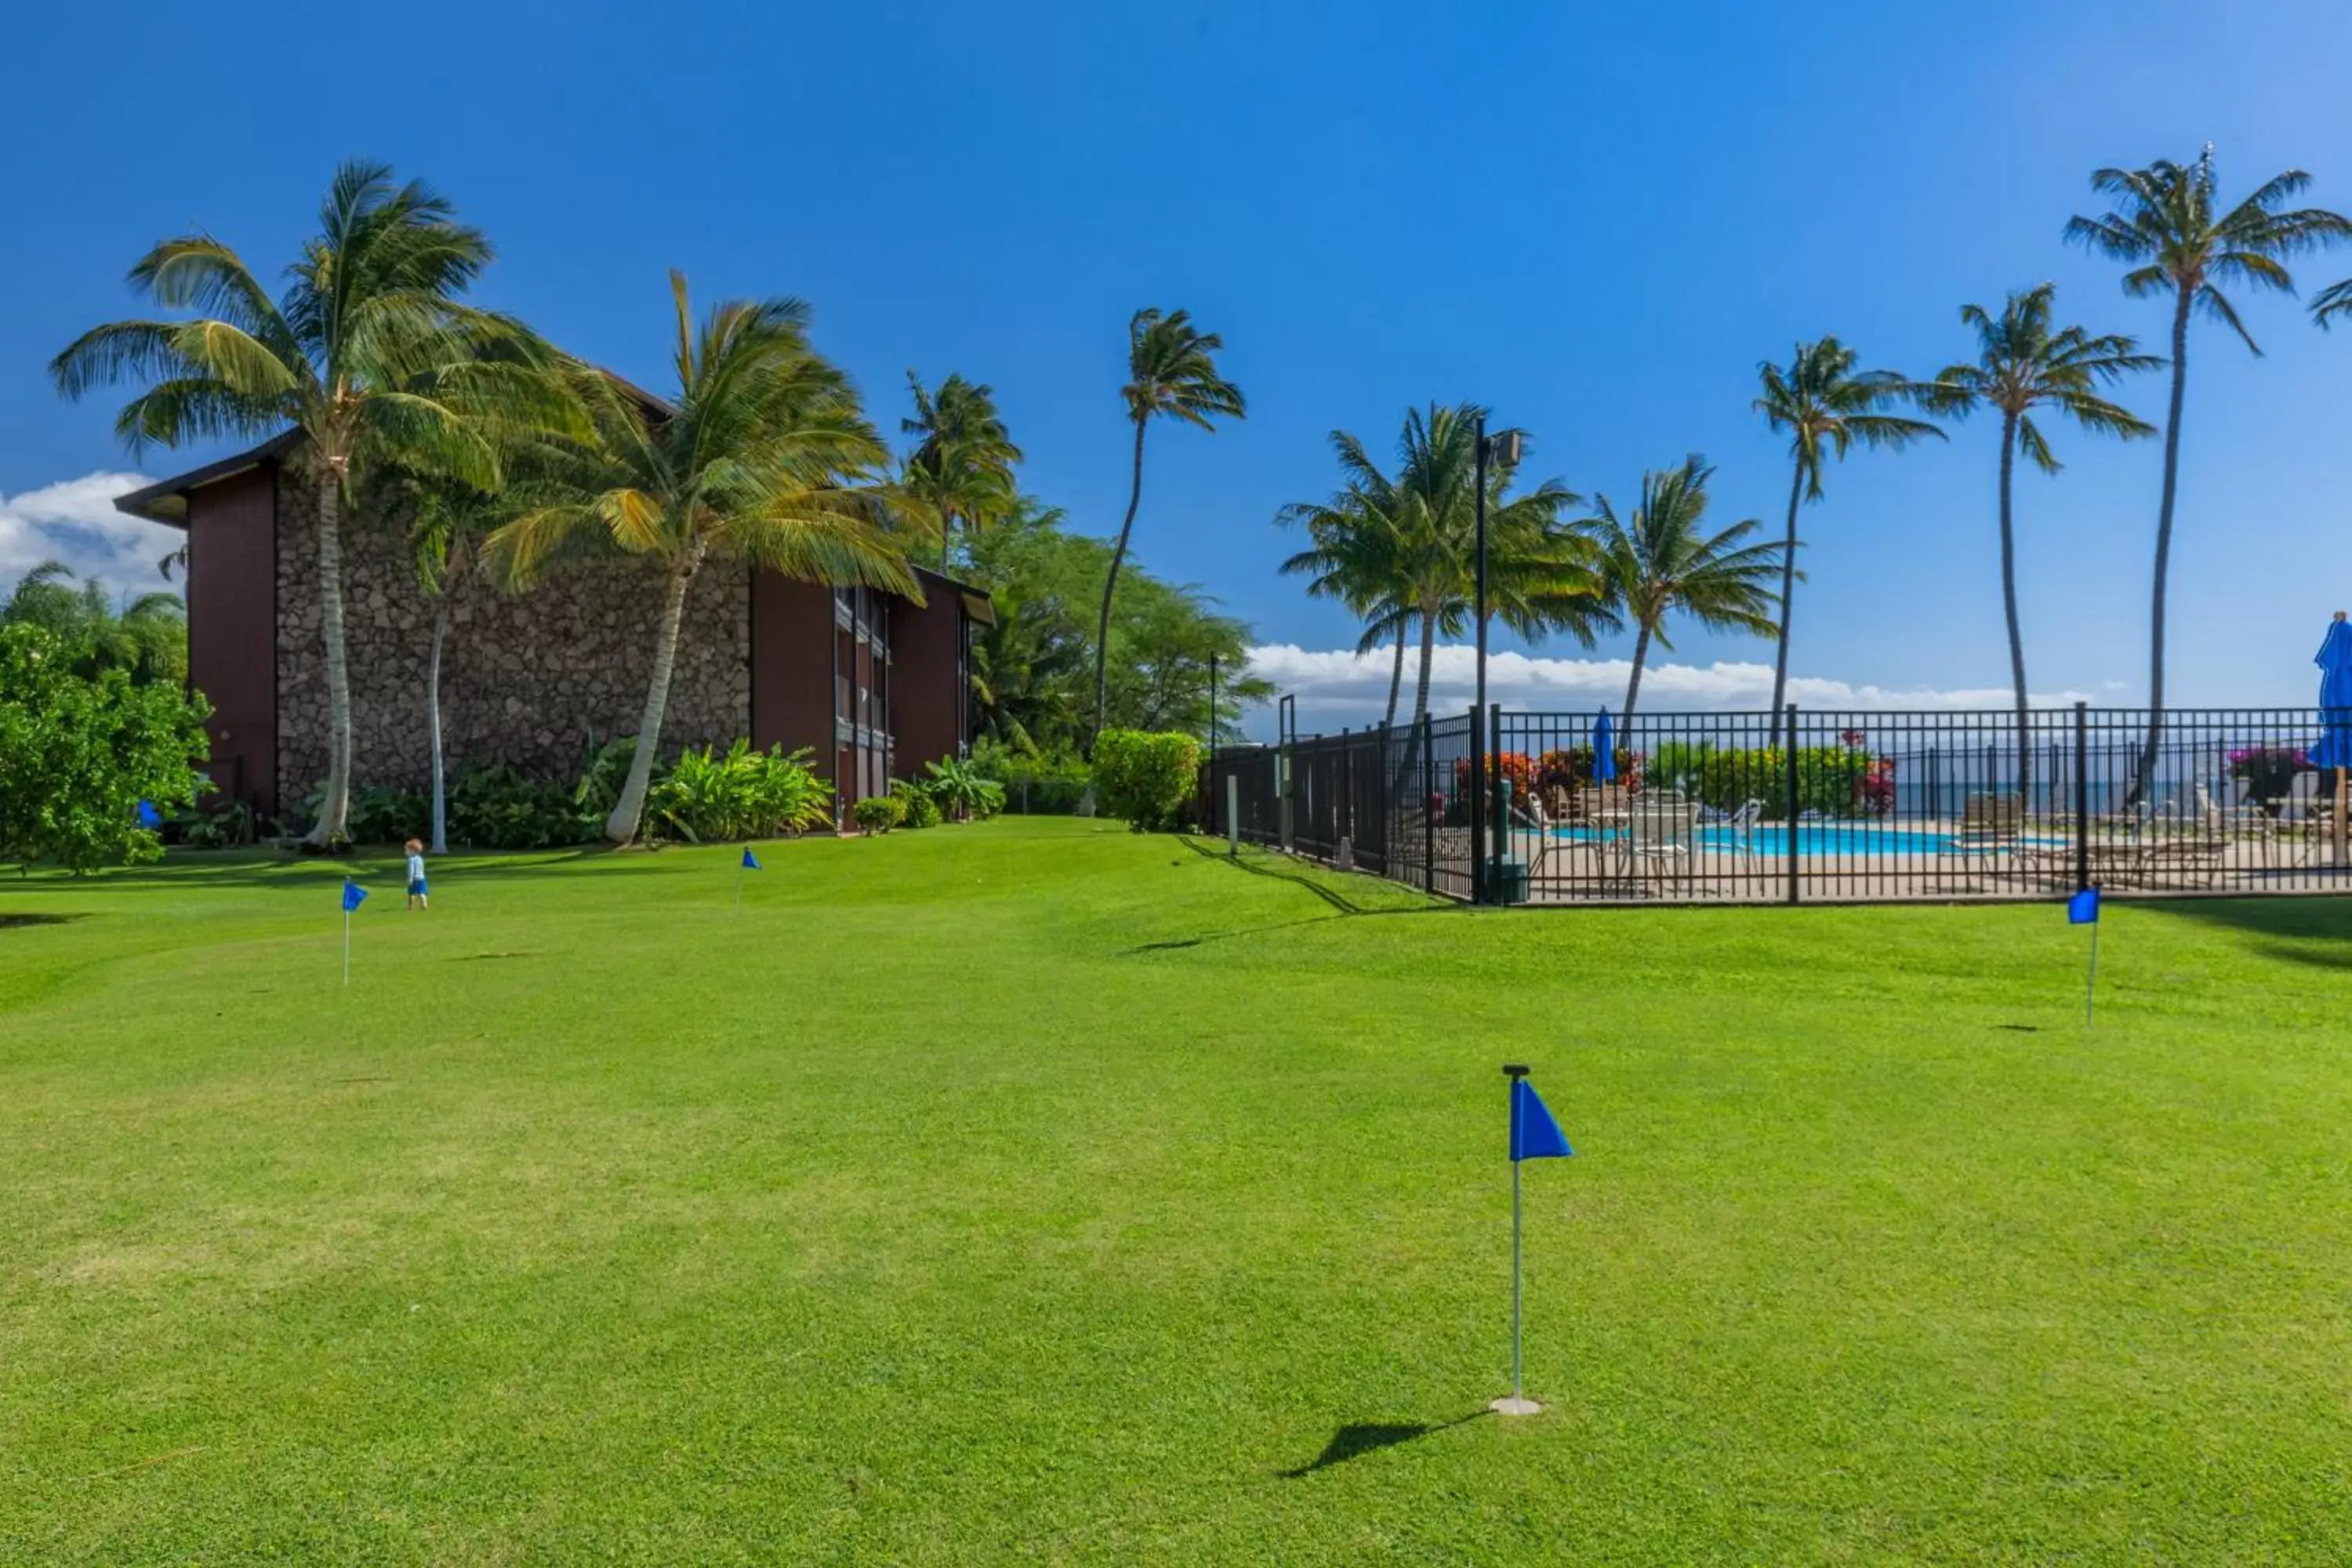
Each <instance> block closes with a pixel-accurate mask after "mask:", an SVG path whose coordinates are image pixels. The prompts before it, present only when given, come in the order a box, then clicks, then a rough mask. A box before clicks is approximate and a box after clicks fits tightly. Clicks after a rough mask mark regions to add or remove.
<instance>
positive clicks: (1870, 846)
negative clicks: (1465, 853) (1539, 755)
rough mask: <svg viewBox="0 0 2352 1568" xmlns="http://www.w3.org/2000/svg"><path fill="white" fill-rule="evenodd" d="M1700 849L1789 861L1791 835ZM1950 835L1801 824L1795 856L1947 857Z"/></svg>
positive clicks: (2029, 841)
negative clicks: (1784, 857) (1752, 853)
mask: <svg viewBox="0 0 2352 1568" xmlns="http://www.w3.org/2000/svg"><path fill="white" fill-rule="evenodd" d="M1551 831H1552V837H1555V838H1559V839H1565V840H1568V841H1569V842H1570V843H1575V844H1590V843H1592V842H1594V841H1595V840H1598V839H1602V838H1607V837H1616V836H1617V835H1615V834H1612V833H1611V832H1610V831H1608V830H1605V829H1601V828H1592V827H1576V826H1570V827H1555V828H1553V829H1552V830H1551ZM1696 838H1697V841H1698V843H1699V844H1700V845H1701V846H1702V847H1707V848H1715V849H1743V848H1753V849H1754V850H1755V852H1756V853H1757V854H1759V855H1785V854H1787V853H1788V851H1789V829H1788V826H1787V825H1786V824H1784V823H1778V822H1768V823H1763V824H1761V825H1759V826H1756V827H1753V828H1748V829H1745V830H1742V829H1739V828H1734V827H1727V826H1723V825H1722V824H1720V823H1702V824H1701V825H1700V826H1699V828H1698V832H1697V834H1696ZM2065 842H2066V841H2065V840H2064V839H2063V838H2048V839H2042V838H2024V839H2019V840H2017V843H2018V844H2019V845H2020V846H2021V847H2027V848H2040V847H2063V845H2064V843H2065ZM1951 847H1952V835H1951V834H1950V832H1948V830H1946V829H1943V828H1939V827H1924V826H1922V827H1906V826H1900V825H1898V824H1895V823H1891V822H1843V821H1827V822H1800V823H1799V824H1797V854H1798V855H1799V857H1801V858H1802V857H1805V856H1832V855H1838V856H1848V855H1864V856H1869V855H1943V854H1948V853H1949V852H1950V850H1951Z"/></svg>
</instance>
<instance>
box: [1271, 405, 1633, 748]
mask: <svg viewBox="0 0 2352 1568" xmlns="http://www.w3.org/2000/svg"><path fill="white" fill-rule="evenodd" d="M1483 412H1484V411H1483V410H1482V409H1480V408H1479V407H1477V406H1476V405H1474V404H1467V403H1465V404H1462V405H1457V406H1454V407H1451V408H1448V407H1443V406H1440V405H1431V406H1430V407H1428V408H1427V409H1425V410H1424V409H1419V408H1416V409H1412V410H1411V411H1409V412H1408V413H1407V414H1406V415H1405V418H1404V426H1403V428H1402V430H1401V431H1400V432H1399V435H1398V438H1397V471H1396V473H1395V475H1394V476H1393V477H1391V476H1390V475H1388V474H1385V473H1383V472H1381V468H1380V467H1379V465H1378V464H1376V463H1375V462H1373V460H1372V459H1371V458H1370V455H1369V454H1367V453H1366V452H1365V450H1364V447H1363V444H1362V443H1361V442H1360V441H1359V440H1358V439H1357V438H1356V437H1352V436H1350V435H1349V434H1348V433H1347V432H1346V431H1343V430H1338V431H1333V432H1332V434H1331V446H1332V450H1333V452H1334V453H1335V454H1336V455H1337V456H1338V458H1339V470H1340V475H1341V479H1342V481H1343V483H1342V487H1341V489H1340V490H1339V494H1338V495H1336V496H1334V497H1333V498H1332V500H1330V501H1328V502H1325V503H1323V504H1322V505H1320V506H1318V505H1315V504H1313V503H1302V504H1300V505H1297V506H1291V507H1286V508H1284V509H1283V511H1282V512H1281V513H1280V514H1279V515H1280V516H1281V517H1282V518H1283V519H1284V520H1285V521H1292V522H1297V523H1303V524H1304V525H1305V526H1306V527H1307V529H1308V530H1309V532H1310V536H1311V537H1313V539H1314V544H1313V546H1312V547H1310V549H1308V550H1307V551H1305V552H1300V554H1299V555H1298V556H1294V557H1293V558H1292V560H1293V563H1286V569H1287V570H1290V571H1293V572H1296V573H1299V574H1318V575H1319V574H1332V573H1345V574H1355V573H1357V572H1360V571H1362V570H1364V561H1363V559H1362V558H1360V557H1351V555H1350V553H1349V552H1351V551H1354V550H1357V549H1358V548H1359V547H1360V548H1361V550H1362V551H1363V552H1364V554H1365V555H1367V556H1370V557H1371V558H1373V559H1379V560H1381V561H1384V562H1385V564H1383V565H1381V567H1380V571H1381V573H1382V574H1386V575H1388V576H1389V577H1390V579H1391V581H1390V586H1389V587H1388V588H1387V589H1386V590H1385V593H1384V594H1383V595H1382V599H1383V601H1384V603H1385V605H1387V608H1386V610H1385V611H1384V613H1385V614H1388V615H1394V616H1410V617H1411V620H1412V625H1413V626H1415V627H1417V628H1418V629H1419V632H1420V635H1421V657H1420V668H1419V674H1418V676H1417V678H1416V679H1415V681H1414V687H1413V702H1412V720H1411V729H1410V731H1409V732H1410V734H1411V736H1412V740H1411V742H1409V743H1408V745H1407V747H1406V750H1405V752H1404V761H1403V763H1402V766H1403V768H1404V769H1405V770H1408V771H1409V770H1410V769H1411V767H1412V762H1413V758H1414V755H1415V750H1414V748H1415V747H1417V746H1418V744H1419V735H1420V731H1421V726H1422V722H1423V720H1425V719H1426V718H1427V717H1428V714H1429V687H1430V671H1431V668H1432V665H1433V661H1434V658H1435V653H1436V640H1437V637H1438V634H1439V633H1440V632H1443V633H1444V634H1445V635H1446V636H1448V637H1458V636H1460V635H1462V633H1463V632H1464V631H1465V629H1467V628H1468V627H1469V626H1470V621H1471V616H1472V614H1473V612H1474V607H1475V594H1476V584H1477V521H1476V519H1477V488H1476V485H1477V479H1476V476H1477V422H1478V419H1479V417H1480V416H1481V415H1482V413H1483ZM1522 460H1523V461H1524V458H1523V459H1522ZM1517 479H1518V475H1517V468H1515V467H1512V466H1508V465H1504V464H1492V465H1490V466H1489V467H1488V469H1487V493H1486V577H1487V605H1488V610H1489V613H1490V614H1491V615H1493V616H1496V617H1497V618H1499V619H1500V620H1501V621H1502V622H1503V623H1504V624H1505V625H1506V626H1509V627H1511V629H1512V630H1514V631H1516V632H1517V633H1518V634H1519V635H1520V636H1522V637H1527V638H1528V639H1529V640H1531V641H1532V640H1539V639H1540V638H1542V637H1544V636H1546V635H1547V634H1549V633H1551V632H1560V633H1563V634H1565V635H1567V636H1570V637H1574V638H1576V639H1577V640H1578V641H1579V642H1580V643H1581V644H1583V645H1584V646H1585V647H1591V645H1592V643H1593V641H1594V640H1595V639H1596V637H1598V636H1599V634H1600V633H1601V631H1603V630H1607V629H1611V628H1612V627H1614V626H1616V625H1617V624H1618V621H1617V618H1616V616H1615V613H1614V612H1613V611H1612V609H1611V608H1610V606H1609V604H1608V602H1607V598H1606V596H1605V595H1604V594H1603V593H1602V591H1601V579H1600V574H1599V570H1598V557H1597V552H1596V551H1595V549H1594V546H1593V544H1592V542H1591V539H1590V538H1588V537H1587V536H1586V535H1585V533H1584V532H1583V531H1580V530H1579V529H1578V528H1576V527H1575V526H1573V525H1572V524H1570V523H1568V522H1565V521H1562V514H1563V513H1564V512H1566V511H1567V510H1569V509H1570V507H1573V506H1575V505H1576V504H1577V503H1578V502H1579V500H1580V497H1578V496H1577V495H1576V494H1575V493H1574V492H1573V491H1571V490H1570V489H1568V487H1567V486H1565V485H1563V484H1562V483H1560V482H1559V480H1558V479H1547V480H1545V481H1544V482H1543V483H1542V484H1540V485H1538V486H1537V487H1536V488H1534V489H1530V490H1527V491H1524V492H1521V493H1517V494H1514V493H1512V492H1513V489H1514V487H1515V485H1516V484H1517ZM1370 519H1378V520H1379V521H1377V522H1373V521H1369V520H1370ZM1364 581H1365V582H1366V583H1367V584H1369V583H1370V581H1371V579H1370V577H1369V576H1367V577H1366V578H1365V579H1364Z"/></svg>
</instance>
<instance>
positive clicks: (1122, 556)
mask: <svg viewBox="0 0 2352 1568" xmlns="http://www.w3.org/2000/svg"><path fill="white" fill-rule="evenodd" d="M1143 425H1144V422H1143V421H1142V420H1141V419H1138V420H1136V422H1135V483H1134V485H1133V487H1132V488H1131V489H1129V491H1128V492H1127V521H1125V522H1123V523H1121V524H1119V527H1118V548H1117V549H1116V550H1113V551H1112V552H1110V573H1109V574H1108V576H1106V577H1105V578H1104V579H1103V600H1102V614H1101V615H1100V616H1097V618H1096V620H1095V727H1094V728H1093V730H1091V731H1088V732H1087V754H1088V755H1092V754H1093V752H1094V746H1095V742H1094V738H1095V736H1097V735H1099V734H1101V733H1102V727H1103V710H1104V706H1105V703H1106V701H1107V700H1108V693H1109V689H1110V687H1109V680H1110V667H1109V665H1108V662H1107V661H1108V658H1110V601H1111V595H1114V594H1116V593H1118V568H1119V563H1121V562H1123V561H1125V560H1126V559H1127V541H1128V536H1129V535H1130V534H1132V533H1133V532H1134V531H1135V509H1136V508H1137V507H1139V506H1141V505H1142V504H1143Z"/></svg>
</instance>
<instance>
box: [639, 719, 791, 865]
mask: <svg viewBox="0 0 2352 1568" xmlns="http://www.w3.org/2000/svg"><path fill="white" fill-rule="evenodd" d="M811 755H812V753H811V752H810V751H809V750H808V748H807V747H805V746H804V747H803V748H802V749H801V750H799V751H797V752H791V753H789V754H788V753H787V752H785V751H784V749H783V748H782V746H776V747H772V748H771V749H770V750H768V751H765V752H755V751H753V750H752V749H751V742H749V741H738V742H735V743H734V745H732V746H730V747H729V748H728V749H727V750H726V751H725V752H719V751H717V750H716V749H715V748H713V747H709V746H705V747H703V748H702V749H701V750H699V751H691V750H689V751H686V752H680V753H679V754H678V759H677V762H676V763H672V764H671V765H670V768H669V771H668V772H667V773H664V774H663V775H662V776H661V778H660V780H659V782H657V783H656V784H655V785H654V786H653V788H652V790H651V791H649V792H648V794H647V795H646V817H647V818H648V820H650V821H651V822H652V823H653V825H654V826H655V829H656V831H657V832H659V833H662V834H664V835H665V836H667V837H676V838H683V839H685V840H686V841H687V842H688V843H689V844H709V843H714V842H718V841H721V840H725V839H730V838H771V837H777V836H779V835H782V834H789V833H805V832H807V831H809V830H810V829H811V828H816V827H829V826H832V825H833V790H832V788H831V786H830V785H828V784H825V782H824V780H822V779H820V778H818V777H817V776H816V773H815V772H814V770H813V769H812V768H810V766H809V765H808V760H809V757H810V756H811Z"/></svg>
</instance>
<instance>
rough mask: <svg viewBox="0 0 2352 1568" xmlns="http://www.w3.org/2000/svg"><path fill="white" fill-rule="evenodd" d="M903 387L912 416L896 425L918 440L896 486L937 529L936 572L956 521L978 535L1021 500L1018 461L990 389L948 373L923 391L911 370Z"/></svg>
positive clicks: (945, 559)
mask: <svg viewBox="0 0 2352 1568" xmlns="http://www.w3.org/2000/svg"><path fill="white" fill-rule="evenodd" d="M907 386H908V390H909V391H911V392H912V393H913V394H914V397H915V413H914V416H913V417H911V418H908V419H902V420H900V421H899V422H898V428H899V429H900V430H901V431H902V432H904V433H905V434H907V435H909V436H915V437H920V439H919V441H918V442H917V443H916V446H915V449H914V450H913V451H912V452H910V453H908V455H907V459H906V461H905V463H904V464H903V465H901V467H900V469H899V475H898V489H899V491H900V494H901V496H902V498H903V500H905V501H907V502H908V503H910V504H911V506H912V508H913V510H915V511H916V512H917V514H918V515H919V517H921V518H922V519H923V521H925V522H926V524H927V525H929V526H931V527H936V528H937V529H938V530H939V534H940V571H942V572H945V571H946V570H947V569H948V551H949V548H950V544H951V542H952V541H953V539H954V535H955V530H956V527H957V525H958V524H961V525H962V527H963V529H964V530H965V531H966V532H968V533H971V532H977V531H980V530H981V529H982V528H985V527H986V526H988V524H989V523H990V522H992V521H994V520H995V519H997V518H999V517H1001V516H1003V515H1004V514H1005V513H1006V512H1008V511H1010V510H1012V509H1013V506H1014V505H1015V503H1016V502H1017V501H1018V500H1019V499H1020V489H1019V487H1018V485H1017V484H1016V483H1015V482H1014V480H1013V465H1014V464H1016V463H1018V462H1020V461H1021V448H1020V447H1016V446H1014V445H1013V439H1012V437H1010V436H1008V435H1007V434H1006V433H1005V429H1004V421H1003V419H1002V418H1001V417H999V416H998V415H997V412H996V394H995V390H994V389H993V388H992V387H989V386H985V385H975V384H972V383H971V382H968V381H966V380H965V379H964V378H963V377H962V376H961V375H950V376H949V377H948V378H947V379H946V380H945V381H943V382H941V383H940V389H939V391H938V392H936V393H932V392H927V391H926V390H924V387H923V384H922V381H921V379H920V378H919V377H918V376H917V375H916V374H915V373H914V372H913V371H911V370H910V371H908V373H907Z"/></svg>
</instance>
